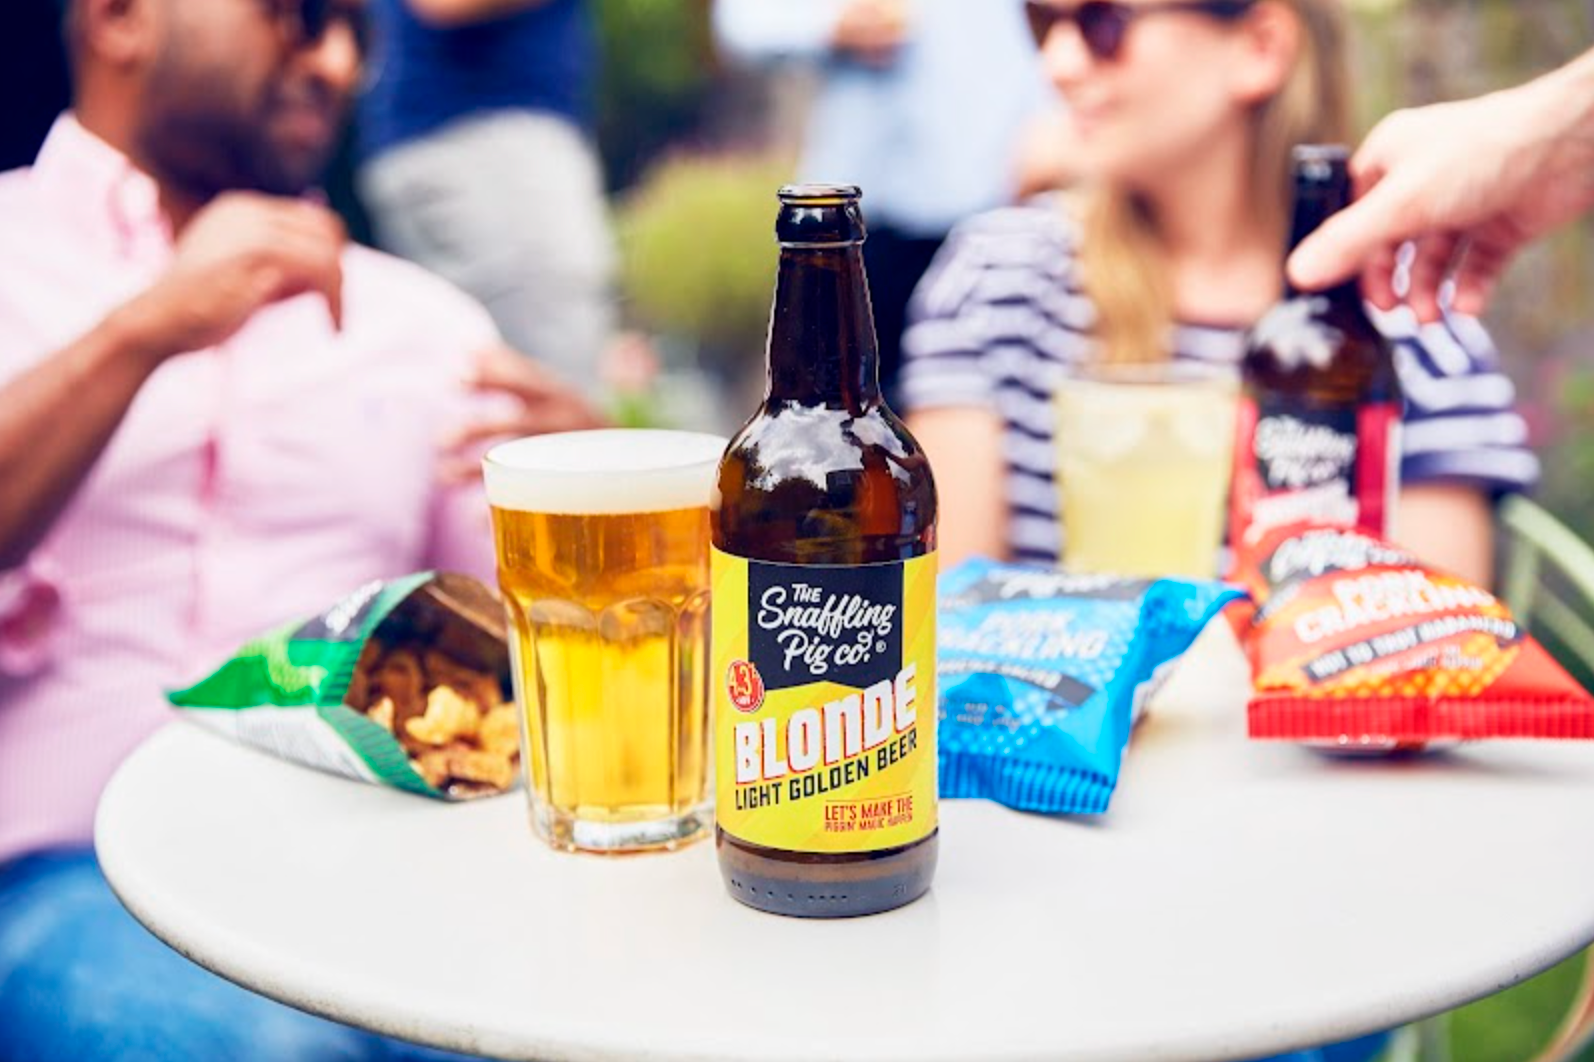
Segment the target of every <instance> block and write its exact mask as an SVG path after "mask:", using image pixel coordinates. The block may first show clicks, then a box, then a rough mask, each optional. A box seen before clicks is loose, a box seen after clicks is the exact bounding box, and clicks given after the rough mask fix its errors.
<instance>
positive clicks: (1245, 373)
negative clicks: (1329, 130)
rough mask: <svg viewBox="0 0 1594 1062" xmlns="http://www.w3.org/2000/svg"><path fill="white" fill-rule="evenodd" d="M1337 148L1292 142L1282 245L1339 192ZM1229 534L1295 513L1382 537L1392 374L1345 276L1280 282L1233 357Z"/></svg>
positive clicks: (1344, 185) (1341, 155) (1392, 491)
mask: <svg viewBox="0 0 1594 1062" xmlns="http://www.w3.org/2000/svg"><path fill="white" fill-rule="evenodd" d="M1347 158H1348V152H1347V151H1346V149H1345V148H1344V147H1342V146H1340V145H1328V144H1312V145H1302V146H1299V147H1297V148H1296V149H1295V151H1294V153H1293V159H1292V164H1293V171H1294V184H1295V207H1294V214H1293V218H1292V220H1291V224H1290V241H1289V246H1290V249H1292V250H1293V249H1294V248H1295V246H1297V245H1298V244H1299V243H1300V242H1301V241H1302V240H1304V239H1305V238H1306V237H1307V236H1309V235H1311V233H1312V232H1313V231H1314V230H1315V229H1316V228H1317V227H1318V226H1319V225H1321V224H1322V223H1323V222H1324V221H1326V220H1328V218H1330V217H1331V216H1333V215H1334V214H1335V213H1337V212H1339V211H1340V210H1342V209H1344V207H1345V206H1347V205H1348V204H1349V203H1350V200H1351V182H1350V177H1349V174H1348V172H1347V167H1346V160H1347ZM1241 381H1242V387H1243V394H1242V398H1241V411H1240V417H1239V434H1238V437H1237V442H1236V446H1235V471H1234V486H1233V492H1232V496H1233V506H1234V507H1233V512H1232V514H1231V521H1230V527H1231V531H1232V534H1233V538H1234V541H1235V542H1236V543H1241V542H1244V541H1247V540H1254V539H1255V538H1256V537H1258V536H1260V535H1261V534H1262V533H1264V532H1265V531H1266V530H1268V529H1269V528H1272V527H1278V526H1282V525H1285V524H1291V523H1296V522H1298V521H1301V520H1311V521H1314V522H1318V523H1324V524H1334V525H1339V526H1348V527H1357V528H1360V529H1361V530H1363V531H1366V532H1369V533H1370V534H1374V535H1378V536H1381V537H1388V536H1389V535H1390V534H1391V533H1392V531H1391V527H1392V522H1393V516H1394V506H1395V499H1396V495H1397V493H1398V491H1399V487H1400V419H1401V390H1400V380H1399V377H1398V376H1397V374H1396V371H1395V363H1394V355H1393V350H1392V348H1391V346H1390V344H1389V341H1388V340H1387V339H1385V338H1384V336H1383V334H1382V333H1381V332H1380V331H1379V330H1378V327H1377V326H1376V325H1375V324H1374V323H1373V322H1372V320H1371V319H1370V318H1369V317H1368V315H1367V311H1366V308H1365V306H1364V304H1363V302H1362V296H1361V290H1360V288H1359V286H1358V284H1357V282H1356V281H1355V280H1349V281H1346V282H1345V283H1343V284H1340V285H1339V286H1338V287H1335V288H1331V289H1329V290H1327V291H1321V292H1306V291H1298V290H1296V289H1295V288H1294V287H1293V286H1291V285H1289V284H1288V282H1286V286H1285V294H1284V299H1283V301H1281V302H1280V303H1279V304H1278V305H1276V306H1275V307H1273V309H1271V310H1270V311H1268V313H1267V314H1266V315H1265V316H1264V317H1263V318H1262V320H1261V321H1260V322H1258V324H1257V325H1256V327H1255V328H1254V329H1253V330H1252V332H1251V335H1250V337H1249V339H1248V342H1247V345H1246V351H1245V356H1244V360H1243V362H1242V363H1241Z"/></svg>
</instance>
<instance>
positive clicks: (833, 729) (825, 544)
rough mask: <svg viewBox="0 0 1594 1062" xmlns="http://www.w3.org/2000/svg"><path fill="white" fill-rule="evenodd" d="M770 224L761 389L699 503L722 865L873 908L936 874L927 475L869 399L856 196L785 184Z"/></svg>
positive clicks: (773, 901) (802, 903) (783, 892)
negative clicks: (773, 250) (705, 531)
mask: <svg viewBox="0 0 1594 1062" xmlns="http://www.w3.org/2000/svg"><path fill="white" fill-rule="evenodd" d="M775 234H776V237H777V238H778V240H779V241H780V270H779V275H778V279H777V281H776V289H775V304H774V308H773V311H772V314H771V320H770V328H769V380H768V389H767V392H766V395H765V399H764V403H763V405H762V406H761V407H760V408H759V410H758V412H757V413H756V414H754V416H753V418H752V419H751V420H750V421H748V423H747V425H746V426H745V427H744V428H743V429H742V430H741V432H740V433H739V434H738V435H737V436H736V437H735V438H734V439H733V440H732V441H731V443H730V446H729V448H728V449H727V450H726V453H725V457H724V460H723V461H722V462H721V464H720V470H719V482H718V488H719V489H718V492H717V496H716V498H715V501H714V504H713V507H712V508H711V510H710V523H711V526H712V528H713V540H714V552H713V601H714V606H713V613H714V619H713V644H714V649H713V664H712V666H713V668H714V671H713V673H712V675H711V676H710V677H711V686H712V688H713V691H714V699H715V704H714V714H715V724H714V744H715V797H716V800H715V805H716V806H715V810H716V818H717V830H716V836H717V843H718V848H719V861H720V870H721V872H722V873H723V876H724V878H725V882H726V887H727V888H728V889H729V891H730V893H731V895H732V896H734V897H735V898H736V899H738V900H740V901H741V902H743V903H745V904H748V905H749V906H752V907H756V908H758V909H760V910H764V911H771V912H775V913H778V914H786V915H797V916H804V917H845V916H850V915H865V914H873V913H875V912H878V911H886V910H889V909H891V908H894V907H900V906H901V905H903V904H906V903H909V902H911V901H912V900H914V899H916V898H917V897H919V896H921V895H923V894H924V892H925V890H926V889H928V888H929V886H930V878H931V876H932V875H933V874H934V872H935V861H936V741H935V734H936V714H937V699H936V689H935V579H936V561H935V520H936V497H935V485H934V482H933V481H932V479H931V477H930V466H929V464H928V463H927V462H926V460H925V456H924V453H923V451H922V450H920V448H919V446H918V444H917V443H916V442H914V440H913V437H912V436H911V435H909V434H908V431H907V429H906V428H905V427H904V426H903V424H902V422H901V421H900V420H898V419H897V416H896V414H894V413H892V412H891V410H890V409H888V408H887V407H886V405H885V402H884V400H883V399H882V398H881V394H880V384H879V379H878V353H877V348H876V344H875V331H874V321H873V317H872V313H871V310H870V303H869V287H868V282H867V280H866V279H865V277H864V267H863V240H864V224H863V215H862V212H861V210H860V208H859V193H858V189H856V188H853V187H848V186H828V185H799V186H788V187H785V188H782V189H781V191H780V212H779V215H778V218H777V221H776V224H775Z"/></svg>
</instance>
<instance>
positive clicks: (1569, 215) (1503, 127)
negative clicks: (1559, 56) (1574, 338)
mask: <svg viewBox="0 0 1594 1062" xmlns="http://www.w3.org/2000/svg"><path fill="white" fill-rule="evenodd" d="M1591 59H1594V56H1591V57H1589V58H1586V59H1585V60H1583V61H1581V62H1580V63H1578V64H1574V65H1573V66H1571V67H1567V68H1565V69H1563V70H1561V71H1557V72H1555V73H1553V74H1550V75H1547V76H1545V77H1543V78H1540V79H1539V80H1538V81H1534V82H1530V83H1528V84H1526V85H1523V86H1520V87H1518V88H1514V89H1508V90H1506V91H1503V92H1496V93H1494V94H1492V95H1488V96H1482V97H1479V98H1478V99H1474V100H1463V101H1460V102H1456V103H1442V104H1437V105H1435V106H1431V107H1422V108H1418V109H1416V110H1406V111H1399V112H1396V113H1395V114H1392V115H1390V116H1389V117H1388V118H1385V119H1384V120H1383V121H1382V122H1380V123H1379V124H1378V125H1377V126H1376V127H1375V128H1374V129H1373V131H1372V132H1371V133H1370V134H1368V137H1367V140H1366V141H1365V142H1364V143H1363V144H1362V146H1361V148H1360V149H1359V150H1358V151H1357V152H1356V157H1355V158H1354V159H1353V160H1352V162H1351V172H1352V174H1353V175H1354V177H1355V180H1356V186H1357V192H1358V199H1357V201H1356V202H1355V203H1354V204H1353V205H1352V206H1350V207H1349V208H1348V209H1346V210H1344V211H1341V212H1340V213H1339V214H1337V215H1335V216H1334V217H1333V218H1330V219H1329V220H1328V221H1327V222H1326V223H1324V225H1323V226H1322V228H1320V229H1318V231H1317V232H1316V233H1315V234H1314V235H1313V236H1312V237H1311V238H1310V239H1308V240H1307V241H1306V242H1305V243H1303V244H1302V245H1301V246H1300V247H1299V248H1297V249H1296V251H1295V253H1294V254H1293V255H1291V256H1290V261H1289V273H1290V279H1291V281H1292V282H1293V283H1294V284H1295V285H1296V286H1297V287H1300V288H1305V289H1309V290H1316V289H1321V288H1325V287H1328V286H1331V285H1333V284H1335V283H1338V282H1340V281H1342V280H1346V279H1349V278H1350V277H1352V276H1355V275H1356V274H1357V273H1358V272H1359V273H1361V274H1362V285H1363V291H1364V293H1365V294H1366V296H1367V297H1368V298H1369V299H1371V300H1372V301H1373V302H1374V303H1376V304H1377V305H1379V306H1382V307H1384V308H1386V309H1387V308H1390V307H1392V306H1394V305H1395V303H1396V302H1397V301H1398V298H1397V294H1396V292H1395V290H1394V287H1393V284H1392V279H1393V275H1394V270H1395V261H1396V256H1397V254H1398V253H1399V249H1400V246H1401V244H1403V243H1405V242H1406V241H1412V242H1413V243H1414V245H1415V249H1416V256H1415V258H1414V259H1413V261H1412V265H1411V271H1410V278H1411V287H1410V291H1409V292H1408V293H1407V296H1406V300H1407V302H1408V303H1409V304H1410V305H1411V307H1412V309H1413V310H1414V311H1415V312H1416V314H1417V316H1418V318H1419V319H1420V320H1423V321H1432V320H1435V319H1437V318H1438V316H1439V291H1440V288H1441V287H1442V286H1443V285H1444V283H1445V282H1446V281H1447V280H1454V282H1455V298H1454V304H1453V305H1454V307H1455V309H1456V310H1457V311H1459V312H1461V313H1468V314H1476V313H1479V312H1481V311H1482V310H1483V309H1484V307H1485V305H1486V304H1487V303H1488V300H1489V296H1490V294H1491V293H1492V292H1493V290H1494V286H1495V284H1496V283H1497V282H1498V281H1499V278H1500V275H1501V273H1502V272H1504V270H1505V267H1506V266H1507V265H1508V264H1509V263H1510V262H1511V260H1512V259H1513V258H1514V257H1515V256H1516V254H1517V252H1518V251H1520V250H1521V249H1522V247H1523V246H1525V245H1526V244H1527V243H1529V242H1531V241H1532V240H1534V239H1536V238H1538V237H1539V236H1542V235H1544V234H1545V233H1547V232H1549V231H1551V230H1552V229H1555V228H1558V227H1559V226H1561V225H1563V224H1565V223H1567V222H1568V221H1571V220H1572V219H1574V218H1576V217H1577V216H1578V215H1579V214H1581V213H1583V212H1584V211H1586V210H1588V209H1590V208H1591V207H1594V109H1591V107H1590V104H1589V99H1588V97H1589V89H1588V86H1587V84H1586V79H1587V78H1588V76H1589V73H1590V71H1589V70H1588V69H1587V68H1588V67H1589V66H1590V61H1591ZM1580 67H1581V68H1583V69H1579V68H1580ZM1580 96H1581V97H1582V98H1579V97H1580Z"/></svg>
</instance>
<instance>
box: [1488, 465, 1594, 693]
mask: <svg viewBox="0 0 1594 1062" xmlns="http://www.w3.org/2000/svg"><path fill="white" fill-rule="evenodd" d="M1500 525H1501V529H1502V530H1503V531H1504V536H1503V542H1504V547H1505V563H1504V568H1503V569H1502V572H1501V579H1500V588H1501V594H1502V596H1503V597H1504V598H1505V601H1506V604H1508V605H1510V606H1511V611H1512V612H1514V613H1516V616H1517V619H1518V621H1519V622H1522V623H1524V624H1526V625H1527V627H1528V629H1529V630H1530V631H1533V632H1534V633H1535V634H1541V633H1547V634H1549V635H1550V636H1551V637H1550V639H1548V640H1550V641H1551V644H1552V645H1553V647H1554V648H1555V649H1558V650H1560V651H1561V653H1562V654H1563V658H1562V661H1561V662H1562V663H1563V664H1567V665H1569V666H1570V667H1572V668H1573V669H1574V670H1580V671H1582V672H1583V673H1584V674H1589V673H1591V672H1594V625H1591V624H1590V622H1589V617H1591V616H1594V548H1591V547H1590V546H1589V544H1588V543H1587V542H1584V541H1583V540H1582V539H1581V538H1578V537H1577V535H1575V534H1573V533H1572V531H1571V530H1570V529H1568V528H1567V527H1566V525H1565V524H1563V523H1561V522H1560V521H1559V520H1557V519H1556V518H1555V517H1553V516H1551V515H1550V514H1549V513H1548V512H1546V511H1545V510H1544V509H1542V508H1541V507H1539V506H1538V505H1537V504H1535V503H1533V502H1531V501H1529V500H1528V499H1526V498H1524V497H1521V496H1520V495H1512V496H1511V497H1510V498H1507V499H1506V500H1505V502H1504V503H1503V504H1502V505H1501V506H1500ZM1566 656H1570V657H1572V658H1573V659H1571V660H1568V659H1566V658H1565V657H1566Z"/></svg>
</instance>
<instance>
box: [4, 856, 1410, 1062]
mask: <svg viewBox="0 0 1594 1062" xmlns="http://www.w3.org/2000/svg"><path fill="white" fill-rule="evenodd" d="M1386 1039H1387V1037H1386V1036H1384V1035H1379V1036H1374V1037H1367V1038H1364V1039H1362V1040H1356V1041H1354V1042H1352V1043H1348V1044H1339V1045H1336V1046H1333V1047H1325V1048H1319V1049H1316V1050H1312V1051H1298V1052H1296V1053H1294V1054H1290V1055H1284V1056H1281V1057H1279V1058H1277V1059H1268V1060H1266V1062H1370V1060H1371V1059H1373V1058H1374V1057H1376V1056H1377V1054H1378V1052H1379V1051H1380V1050H1382V1048H1383V1046H1384V1043H1385V1041H1386ZM37 1059H83V1060H85V1062H88V1060H93V1062H190V1060H192V1062H211V1060H213V1059H227V1060H229V1062H280V1060H282V1059H293V1060H295V1062H461V1056H458V1055H451V1054H448V1053H446V1052H442V1051H434V1050H432V1049H430V1048H425V1047H417V1046H415V1045H413V1044H406V1043H401V1042H400V1041H397V1040H391V1039H388V1038H386V1037H382V1036H377V1035H375V1034H373V1033H368V1032H362V1031H361V1030H358V1029H354V1028H351V1027H349V1026H347V1025H339V1024H337V1023H336V1022H331V1021H327V1020H326V1019H324V1018H317V1017H315V1016H313V1015H310V1014H305V1013H303V1012H301V1011H297V1010H294V1009H292V1008H290V1007H285V1006H283V1005H282V1004H280V1003H274V1002H272V1001H271V1000H269V999H267V998H265V997H264V996H257V995H255V994H254V993H253V992H250V991H248V990H246V989H243V988H239V987H238V986H237V985H235V984H233V983H231V982H230V981H224V980H222V979H221V978H220V977H217V976H216V975H215V974H212V973H210V972H209V971H207V970H204V969H201V968H200V967H198V966H196V965H194V964H193V963H191V962H189V961H188V960H187V959H185V958H183V957H182V956H181V955H179V954H177V953H176V952H175V951H172V950H171V949H169V948H167V947H166V945H164V944H162V943H161V942H160V941H158V940H156V939H155V938H154V937H153V936H151V935H150V933H149V931H148V930H146V929H145V928H144V927H143V926H141V925H139V924H138V922H136V921H134V919H133V917H132V916H131V915H129V914H128V913H127V911H126V909H125V908H123V907H122V905H121V903H120V902H119V901H118V900H117V899H116V897H115V896H114V895H113V894H112V893H111V890H110V886H108V885H107V884H106V883H105V878H104V876H103V875H102V874H101V873H100V868H99V865H98V864H97V863H96V862H95V860H94V853H93V852H92V851H66V852H50V853H44V854H39V855H32V856H25V857H23V858H22V859H19V860H16V861H15V862H12V863H8V864H6V865H5V866H0V1062H34V1060H37Z"/></svg>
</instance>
